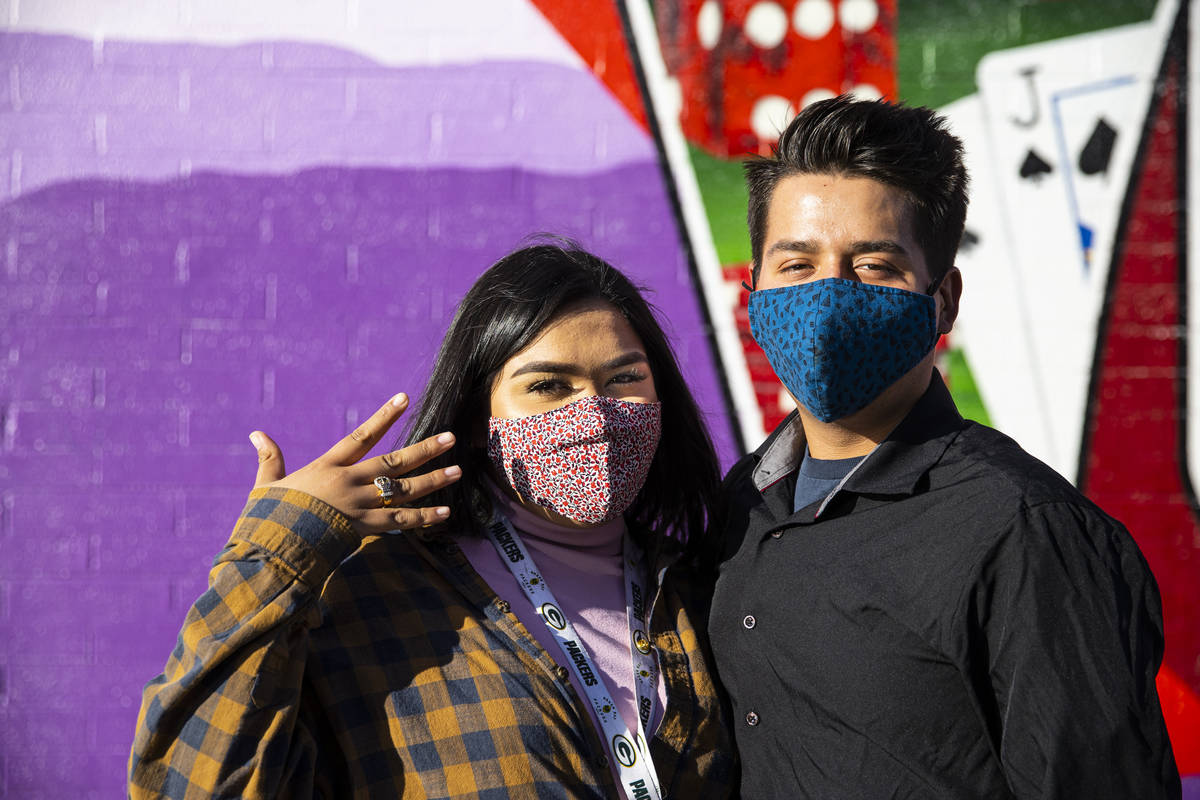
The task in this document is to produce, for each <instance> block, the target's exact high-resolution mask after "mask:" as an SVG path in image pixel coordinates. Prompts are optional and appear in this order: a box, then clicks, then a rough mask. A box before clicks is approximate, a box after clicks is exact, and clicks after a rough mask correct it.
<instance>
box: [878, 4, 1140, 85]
mask: <svg viewBox="0 0 1200 800" xmlns="http://www.w3.org/2000/svg"><path fill="white" fill-rule="evenodd" d="M1155 5H1156V2H1155V0H899V7H898V22H897V26H898V30H897V32H896V48H897V53H898V55H897V78H898V80H899V96H900V99H902V100H904V101H905V102H906V103H911V104H913V105H922V106H929V107H931V108H937V107H939V106H944V105H946V104H947V103H949V102H951V101H953V100H957V99H959V98H960V97H966V96H967V95H969V94H972V93H974V92H975V91H976V88H975V67H976V65H978V64H979V60H980V59H981V58H983V56H984V55H985V54H986V53H989V52H991V51H993V50H1005V49H1007V48H1010V47H1019V46H1021V45H1026V44H1033V43H1035V42H1044V41H1048V40H1050V39H1058V38H1061V37H1063V36H1074V35H1076V34H1080V33H1087V32H1089V31H1096V30H1103V29H1105V28H1114V27H1116V26H1118V25H1128V24H1130V23H1133V22H1142V21H1145V20H1148V19H1150V17H1151V16H1152V15H1153V14H1154V6H1155Z"/></svg>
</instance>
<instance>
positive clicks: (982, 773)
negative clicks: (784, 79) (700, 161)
mask: <svg viewBox="0 0 1200 800" xmlns="http://www.w3.org/2000/svg"><path fill="white" fill-rule="evenodd" d="M746 176H747V183H748V185H749V190H750V213H749V222H750V235H751V243H752V249H753V257H754V263H753V278H754V284H755V285H754V291H753V292H752V294H751V300H750V319H751V328H752V331H753V333H754V336H755V338H756V339H757V341H758V342H759V344H761V345H762V346H763V349H764V350H765V351H766V353H767V356H768V358H769V359H770V361H771V365H772V367H773V368H774V369H775V372H776V374H777V375H779V377H780V379H781V381H782V382H783V384H784V386H785V387H786V388H787V390H788V392H789V393H790V394H791V396H792V397H793V398H794V399H795V400H796V405H797V410H796V412H795V413H794V414H792V415H791V416H790V417H788V419H786V420H784V422H783V423H781V424H780V426H779V427H778V428H777V429H776V430H775V431H774V433H772V434H771V436H770V437H769V438H768V439H767V441H766V442H765V443H764V444H763V445H762V446H761V447H760V448H759V449H758V450H757V451H755V452H754V453H752V454H750V455H748V456H746V457H745V458H743V459H742V460H741V461H740V462H738V463H737V464H736V465H735V466H734V467H733V469H732V470H731V471H730V473H729V475H728V477H727V478H726V495H727V499H728V501H729V509H728V513H727V515H726V518H725V519H724V521H723V523H722V525H723V527H724V540H725V542H726V552H725V556H724V560H723V563H722V565H721V568H720V572H719V576H718V580H717V588H716V592H715V595H714V599H713V610H712V615H711V619H710V623H709V631H710V634H711V639H712V645H713V649H714V650H715V654H716V660H717V665H718V668H719V671H720V675H721V679H722V681H723V683H724V684H725V687H726V689H727V690H728V692H729V695H730V702H731V704H732V707H733V711H734V721H735V725H736V736H737V744H738V750H739V753H740V755H741V759H742V764H743V776H742V793H743V796H744V797H747V798H772V797H774V798H799V797H810V798H839V799H840V798H877V797H878V798H885V797H886V798H926V797H945V798H1006V797H1018V798H1029V797H1039V798H1041V797H1064V798H1065V797H1070V798H1097V797H1129V798H1139V799H1141V798H1158V797H1178V796H1179V794H1180V786H1179V776H1178V773H1177V771H1176V767H1175V762H1174V758H1173V756H1172V753H1171V747H1170V743H1169V741H1168V739H1167V733H1166V729H1165V726H1164V724H1163V719H1162V712H1161V709H1160V707H1159V702H1158V696H1157V694H1156V691H1155V686H1154V678H1155V674H1156V673H1157V670H1158V666H1159V663H1160V661H1161V658H1162V648H1163V638H1162V620H1161V606H1160V601H1159V596H1158V590H1157V587H1156V585H1155V583H1154V579H1153V577H1152V576H1151V574H1150V571H1149V569H1148V568H1147V566H1146V563H1145V561H1144V560H1143V558H1142V556H1141V553H1140V552H1139V551H1138V548H1137V546H1136V545H1135V544H1134V542H1133V540H1132V539H1131V538H1130V536H1129V534H1128V532H1127V531H1126V530H1125V529H1124V528H1123V527H1122V526H1121V524H1120V523H1118V522H1117V521H1116V520H1114V519H1112V518H1111V517H1109V516H1107V515H1106V514H1105V513H1104V512H1103V511H1101V510H1100V509H1099V508H1097V507H1096V506H1095V505H1093V504H1092V503H1091V502H1089V501H1088V500H1087V499H1086V498H1085V497H1083V496H1082V495H1081V494H1080V493H1079V492H1078V491H1076V490H1075V489H1074V488H1073V487H1072V486H1071V485H1070V484H1069V483H1068V482H1066V481H1065V480H1063V479H1062V478H1061V477H1059V476H1058V475H1057V474H1056V473H1054V472H1053V471H1052V470H1050V469H1049V468H1048V467H1046V466H1045V465H1043V464H1042V463H1041V462H1039V461H1037V460H1036V459H1034V458H1033V457H1032V456H1029V455H1028V454H1026V453H1025V452H1024V451H1022V450H1021V449H1020V448H1019V447H1018V446H1017V445H1016V444H1015V443H1014V442H1013V441H1012V440H1010V439H1008V438H1007V437H1005V436H1004V435H1002V434H1000V433H998V432H996V431H994V430H991V429H990V428H987V427H984V426H982V425H978V424H976V423H973V422H966V421H964V420H963V419H962V418H961V417H960V416H959V414H958V412H957V410H956V409H955V407H954V403H953V401H952V400H951V398H950V395H949V393H948V392H947V390H946V387H945V385H944V383H943V381H942V379H941V377H940V376H939V375H938V374H937V372H936V371H935V370H934V367H933V359H934V353H933V348H934V344H935V342H936V341H937V338H938V336H939V335H941V334H945V333H949V332H950V330H951V328H952V327H953V325H954V320H955V317H956V315H957V312H958V301H959V295H960V293H961V290H962V279H961V276H960V275H959V272H958V270H957V269H955V267H954V265H953V264H954V256H955V252H956V250H957V247H958V242H959V240H960V238H961V236H962V231H963V221H964V218H965V216H966V205H967V196H966V185H967V177H966V172H965V170H964V168H963V164H962V146H961V143H960V142H959V141H958V140H957V139H955V138H954V137H953V136H951V135H950V134H949V133H948V132H947V131H946V129H945V126H944V122H943V121H942V120H941V119H940V118H938V117H937V116H936V115H934V114H933V113H932V112H930V111H929V110H927V109H920V108H907V107H903V106H896V105H890V104H887V103H883V102H855V101H852V100H850V99H848V98H837V99H833V100H828V101H825V102H821V103H817V104H814V105H812V106H810V107H809V108H807V109H806V110H805V111H804V112H802V113H801V114H800V115H799V116H797V117H796V119H795V120H794V121H793V122H792V123H791V125H790V126H789V127H788V129H787V130H786V131H785V132H784V134H783V136H782V137H781V139H780V141H779V144H778V147H777V151H776V154H775V156H774V157H772V158H765V159H757V160H754V161H751V162H749V163H748V164H747V165H746Z"/></svg>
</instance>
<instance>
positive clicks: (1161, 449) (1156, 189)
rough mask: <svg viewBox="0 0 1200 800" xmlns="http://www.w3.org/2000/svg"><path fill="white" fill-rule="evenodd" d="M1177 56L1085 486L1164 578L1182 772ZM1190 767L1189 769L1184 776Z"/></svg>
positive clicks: (1189, 740)
mask: <svg viewBox="0 0 1200 800" xmlns="http://www.w3.org/2000/svg"><path fill="white" fill-rule="evenodd" d="M1181 50H1182V48H1176V49H1175V50H1172V51H1171V52H1172V53H1175V54H1176V55H1173V56H1169V58H1170V59H1171V63H1169V65H1168V67H1167V69H1166V71H1165V79H1164V80H1163V81H1162V82H1161V84H1160V88H1159V92H1160V96H1159V100H1158V102H1157V104H1156V105H1155V106H1154V107H1153V109H1152V112H1151V113H1152V120H1151V122H1152V124H1151V126H1150V127H1149V128H1148V129H1147V130H1148V133H1147V136H1146V138H1145V139H1144V140H1143V142H1142V144H1141V148H1142V153H1141V158H1142V160H1141V162H1140V163H1141V169H1140V171H1139V172H1138V173H1136V174H1134V175H1133V176H1131V179H1130V188H1129V191H1130V192H1131V195H1130V199H1131V200H1132V205H1131V206H1130V213H1129V216H1128V219H1126V220H1125V221H1124V229H1123V231H1120V232H1118V241H1120V242H1121V245H1120V248H1119V250H1117V251H1116V252H1115V253H1114V260H1113V266H1112V269H1113V271H1114V274H1113V275H1111V276H1110V283H1109V295H1108V297H1107V324H1106V326H1105V327H1104V328H1103V329H1102V332H1101V340H1100V342H1099V343H1098V344H1099V347H1100V349H1099V353H1100V354H1101V355H1100V358H1099V359H1098V363H1097V370H1098V374H1097V380H1096V382H1095V388H1094V391H1095V395H1094V396H1093V397H1092V405H1091V414H1090V416H1089V419H1088V423H1087V424H1088V432H1089V442H1088V450H1087V451H1086V460H1085V462H1084V470H1083V475H1082V476H1081V484H1082V487H1083V489H1084V491H1085V492H1086V493H1087V494H1088V496H1089V497H1091V498H1092V499H1093V500H1094V501H1095V502H1096V503H1097V504H1099V505H1100V506H1101V507H1103V508H1104V509H1105V510H1106V511H1108V512H1109V513H1110V514H1112V515H1113V516H1114V517H1116V518H1117V519H1119V520H1121V521H1122V522H1124V523H1125V525H1126V526H1127V527H1128V528H1129V530H1130V532H1131V533H1132V534H1133V536H1134V538H1135V539H1136V540H1137V542H1138V546H1139V547H1141V550H1142V553H1143V554H1145V556H1146V560H1147V561H1148V562H1149V564H1150V568H1151V569H1152V570H1153V571H1154V575H1155V578H1156V579H1157V580H1158V585H1159V589H1160V590H1161V592H1162V599H1163V618H1164V627H1165V633H1166V652H1165V655H1164V670H1163V674H1162V675H1161V676H1160V681H1159V685H1160V687H1165V690H1166V692H1167V694H1168V697H1166V698H1164V712H1165V713H1166V715H1167V725H1168V729H1169V730H1170V732H1171V738H1172V741H1173V742H1175V743H1176V746H1177V757H1180V756H1182V758H1180V760H1181V763H1180V767H1181V771H1183V772H1184V773H1187V772H1191V771H1200V759H1198V756H1197V744H1196V743H1197V741H1198V740H1200V713H1198V711H1200V700H1198V699H1197V693H1198V692H1200V604H1198V603H1197V602H1196V596H1197V587H1198V586H1200V524H1198V522H1197V519H1196V516H1195V513H1194V511H1193V509H1192V506H1191V488H1190V486H1188V485H1187V482H1186V481H1187V478H1186V472H1185V465H1184V464H1183V463H1182V459H1183V447H1182V444H1181V443H1182V441H1183V435H1184V431H1183V414H1184V413H1185V409H1183V408H1182V407H1181V403H1180V400H1181V398H1182V397H1183V392H1182V389H1183V381H1185V380H1186V375H1185V372H1184V360H1183V353H1184V351H1183V345H1184V341H1185V337H1186V335H1187V330H1186V322H1187V321H1186V319H1184V317H1183V313H1182V310H1183V304H1182V302H1181V300H1182V299H1183V298H1182V292H1183V291H1184V290H1185V284H1184V281H1183V278H1184V275H1183V274H1182V272H1181V270H1182V269H1183V264H1182V263H1181V261H1180V257H1181V249H1182V245H1183V242H1184V233H1185V232H1184V231H1183V230H1182V226H1183V224H1184V218H1183V215H1182V214H1180V213H1179V211H1180V208H1181V205H1182V203H1183V199H1182V195H1181V192H1182V188H1183V187H1182V186H1181V185H1180V180H1179V176H1180V175H1181V174H1182V170H1183V169H1184V168H1185V167H1186V163H1185V161H1186V157H1187V156H1186V153H1185V152H1183V149H1182V148H1183V144H1182V143H1181V142H1180V137H1179V125H1181V124H1182V121H1183V114H1184V109H1183V108H1181V106H1180V102H1179V100H1180V97H1179V94H1180V92H1179V89H1180V86H1179V80H1180V78H1179V75H1180V63H1179V60H1178V52H1179V51H1181ZM1184 759H1186V764H1187V766H1186V767H1185V763H1184Z"/></svg>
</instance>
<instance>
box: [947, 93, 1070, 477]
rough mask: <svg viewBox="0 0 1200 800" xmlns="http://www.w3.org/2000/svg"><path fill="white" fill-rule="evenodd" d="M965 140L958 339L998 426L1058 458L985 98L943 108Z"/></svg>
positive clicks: (1030, 447) (1030, 448) (1045, 456)
mask: <svg viewBox="0 0 1200 800" xmlns="http://www.w3.org/2000/svg"><path fill="white" fill-rule="evenodd" d="M938 113H940V114H942V115H943V116H945V117H946V120H947V121H948V122H949V124H950V130H951V132H952V133H954V135H956V136H958V137H959V138H960V139H962V141H963V145H964V148H965V150H966V154H965V163H966V167H967V172H968V174H969V175H970V178H971V191H970V197H971V202H970V205H969V206H968V208H967V225H966V231H965V233H964V234H963V242H962V245H961V246H960V247H959V250H958V257H957V259H956V261H955V264H956V266H957V267H958V268H959V270H960V271H961V272H962V278H963V299H962V303H961V306H960V308H959V315H958V321H957V322H956V323H955V325H954V332H953V333H952V335H951V336H952V342H953V343H954V344H955V345H956V346H961V347H962V348H963V349H964V350H965V352H966V357H967V363H968V364H969V365H970V367H971V373H972V375H973V377H974V378H975V384H976V386H977V387H978V388H979V392H980V394H981V395H982V397H983V402H984V405H985V406H986V407H987V410H988V415H989V416H990V417H991V421H992V424H993V425H995V426H996V427H997V428H998V429H999V430H1001V431H1003V432H1004V433H1007V434H1008V435H1009V436H1011V437H1013V438H1014V439H1016V440H1017V442H1018V443H1020V445H1021V446H1022V447H1024V448H1025V449H1026V450H1028V451H1029V452H1030V453H1033V454H1034V455H1036V456H1037V457H1038V458H1041V459H1042V460H1043V461H1046V462H1048V463H1052V462H1054V461H1055V460H1056V453H1055V452H1054V439H1053V437H1052V436H1051V435H1050V427H1049V424H1048V414H1047V406H1048V403H1047V397H1046V393H1045V387H1044V386H1043V385H1042V384H1041V377H1042V371H1041V370H1039V369H1037V368H1036V365H1037V363H1038V360H1039V358H1040V354H1039V352H1038V348H1037V346H1036V343H1035V342H1034V340H1033V337H1032V336H1031V332H1032V328H1031V326H1030V324H1029V311H1028V309H1027V308H1025V305H1024V298H1023V297H1022V295H1021V292H1020V291H1019V287H1018V284H1017V280H1016V273H1015V272H1014V271H1013V269H1012V255H1011V253H1010V248H1009V242H1008V239H1007V237H1006V236H1005V232H1004V226H1003V225H1002V224H1001V217H1000V205H999V197H998V194H997V191H998V188H999V187H998V185H997V182H996V178H997V176H996V171H995V168H994V161H993V159H992V158H991V152H990V148H989V144H988V137H987V131H986V127H985V121H984V117H983V102H982V100H981V99H980V97H979V95H971V96H970V97H966V98H963V99H962V100H957V101H955V102H954V103H951V104H950V105H948V106H946V107H944V108H941V109H939V111H938Z"/></svg>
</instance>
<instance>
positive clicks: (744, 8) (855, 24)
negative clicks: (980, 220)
mask: <svg viewBox="0 0 1200 800" xmlns="http://www.w3.org/2000/svg"><path fill="white" fill-rule="evenodd" d="M654 6H655V17H656V20H657V23H658V33H659V38H660V41H661V42H662V49H663V56H664V58H665V60H666V62H667V69H668V70H669V71H670V72H671V74H672V75H673V76H675V77H676V78H677V79H678V80H679V85H680V90H681V93H682V99H683V107H682V114H681V123H682V125H683V132H684V135H685V136H686V137H687V138H688V139H689V140H690V141H692V142H694V143H696V144H698V145H700V146H701V147H703V148H704V149H705V150H708V151H709V152H710V153H712V154H713V155H717V156H725V157H728V156H736V155H742V154H745V153H760V152H761V153H765V152H767V151H768V150H769V148H770V146H771V144H773V143H774V142H775V140H776V139H777V138H778V136H779V132H780V131H781V130H782V129H783V127H784V126H786V125H787V123H788V121H789V120H791V118H792V116H793V115H794V114H795V113H796V112H797V111H799V110H800V109H802V108H803V107H804V106H806V105H807V104H809V103H811V102H813V101H814V100H820V99H823V98H826V97H832V96H834V95H836V94H840V93H842V92H853V93H854V94H856V95H857V96H860V97H863V98H877V97H887V98H892V97H894V96H895V93H896V39H895V29H896V0H655V2H654Z"/></svg>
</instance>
